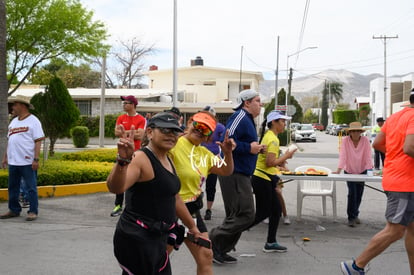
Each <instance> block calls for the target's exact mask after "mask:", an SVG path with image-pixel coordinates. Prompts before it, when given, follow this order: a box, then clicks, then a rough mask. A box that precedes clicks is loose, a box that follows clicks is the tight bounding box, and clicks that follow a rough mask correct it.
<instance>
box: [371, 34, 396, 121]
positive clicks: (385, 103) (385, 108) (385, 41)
mask: <svg viewBox="0 0 414 275" xmlns="http://www.w3.org/2000/svg"><path fill="white" fill-rule="evenodd" d="M394 38H398V35H395V36H386V35H380V36H375V35H374V36H373V37H372V39H381V40H382V42H383V43H384V111H383V112H384V113H383V114H382V116H383V118H384V119H386V118H387V39H394Z"/></svg>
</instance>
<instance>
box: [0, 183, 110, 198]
mask: <svg viewBox="0 0 414 275" xmlns="http://www.w3.org/2000/svg"><path fill="white" fill-rule="evenodd" d="M100 192H109V190H108V187H107V186H106V181H102V182H90V183H79V184H68V185H46V186H38V187H37V193H38V196H39V198H53V197H63V196H72V195H85V194H92V193H100ZM8 199H9V194H8V189H7V188H0V200H4V201H7V200H8Z"/></svg>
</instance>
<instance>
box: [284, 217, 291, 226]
mask: <svg viewBox="0 0 414 275" xmlns="http://www.w3.org/2000/svg"><path fill="white" fill-rule="evenodd" d="M283 223H284V224H286V225H289V224H290V219H289V216H285V217H283Z"/></svg>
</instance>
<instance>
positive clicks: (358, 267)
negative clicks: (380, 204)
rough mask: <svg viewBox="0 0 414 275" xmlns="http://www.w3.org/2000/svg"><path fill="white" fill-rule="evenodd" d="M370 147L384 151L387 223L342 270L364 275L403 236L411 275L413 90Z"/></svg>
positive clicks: (413, 233)
mask: <svg viewBox="0 0 414 275" xmlns="http://www.w3.org/2000/svg"><path fill="white" fill-rule="evenodd" d="M372 146H373V147H374V149H376V150H379V151H381V152H384V153H385V166H384V170H383V174H382V188H383V189H384V191H386V193H385V194H386V195H387V209H386V210H385V218H386V219H387V223H386V225H385V227H384V229H382V230H381V231H380V232H378V233H377V234H376V235H375V236H374V237H373V238H372V239H371V241H370V242H369V244H368V245H367V246H366V247H365V249H364V250H363V252H362V253H361V254H360V255H359V256H358V257H356V258H355V260H348V261H343V262H341V264H340V266H341V270H342V272H343V274H347V275H351V274H365V270H364V268H365V267H366V266H367V265H368V263H369V262H370V261H371V260H372V259H374V258H375V257H376V256H378V255H380V254H381V253H382V252H384V251H385V249H387V248H388V247H389V246H390V245H391V244H392V243H394V242H396V241H398V240H400V239H401V238H403V237H405V249H406V251H407V256H408V257H407V258H408V262H409V265H410V271H411V272H410V274H414V214H413V213H414V212H413V211H414V182H413V178H414V89H412V90H411V94H410V105H408V106H407V108H404V109H403V110H401V111H399V112H397V113H395V114H393V115H391V116H390V117H388V119H387V121H386V122H385V124H384V126H383V127H382V128H381V132H379V133H378V136H377V137H376V138H375V140H374V143H373V145H372ZM383 264H387V262H386V261H384V263H383Z"/></svg>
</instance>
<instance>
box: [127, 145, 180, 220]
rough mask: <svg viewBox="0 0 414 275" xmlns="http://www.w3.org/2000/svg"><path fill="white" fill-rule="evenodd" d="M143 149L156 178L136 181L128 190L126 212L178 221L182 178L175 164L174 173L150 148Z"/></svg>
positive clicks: (156, 218) (155, 218) (154, 218)
mask: <svg viewBox="0 0 414 275" xmlns="http://www.w3.org/2000/svg"><path fill="white" fill-rule="evenodd" d="M141 151H143V152H144V153H145V154H146V155H147V157H148V158H149V160H150V162H151V165H152V168H153V171H154V178H153V179H152V180H149V181H146V182H136V183H135V184H134V185H133V186H131V187H130V188H129V189H128V190H127V191H126V193H125V211H124V212H127V214H128V213H129V214H132V215H134V214H138V215H140V216H144V217H147V218H149V219H152V220H155V221H163V222H165V223H173V222H175V221H176V212H175V195H176V194H177V193H178V192H179V191H180V180H179V178H178V176H177V175H176V171H175V169H174V166H173V169H174V173H171V172H170V171H168V170H167V169H165V168H164V166H162V164H161V162H160V161H159V160H158V159H157V157H156V156H155V155H154V154H153V153H152V152H151V151H150V150H149V149H148V148H146V147H145V148H143V149H141ZM168 160H169V162H170V163H171V160H170V159H168ZM171 165H172V163H171Z"/></svg>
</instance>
